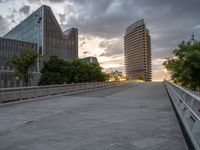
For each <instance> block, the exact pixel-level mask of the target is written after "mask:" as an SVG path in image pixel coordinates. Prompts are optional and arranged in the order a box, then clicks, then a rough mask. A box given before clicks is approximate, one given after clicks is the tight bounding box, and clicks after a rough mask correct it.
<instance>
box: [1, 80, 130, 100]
mask: <svg viewBox="0 0 200 150" xmlns="http://www.w3.org/2000/svg"><path fill="white" fill-rule="evenodd" d="M126 83H127V82H91V83H76V84H60V85H50V86H32V87H18V88H2V89H0V92H1V93H0V103H6V102H11V101H23V100H27V99H39V98H45V97H49V96H55V95H70V94H75V93H80V92H85V91H91V90H95V89H100V88H104V87H113V86H121V85H124V84H126Z"/></svg>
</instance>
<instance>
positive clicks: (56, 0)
mask: <svg viewBox="0 0 200 150" xmlns="http://www.w3.org/2000/svg"><path fill="white" fill-rule="evenodd" d="M27 1H29V2H31V3H42V2H53V3H60V2H64V1H65V0H27Z"/></svg>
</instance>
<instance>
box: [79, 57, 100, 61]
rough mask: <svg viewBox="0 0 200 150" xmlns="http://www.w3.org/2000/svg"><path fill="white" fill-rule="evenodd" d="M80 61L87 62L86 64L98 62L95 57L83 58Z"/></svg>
mask: <svg viewBox="0 0 200 150" xmlns="http://www.w3.org/2000/svg"><path fill="white" fill-rule="evenodd" d="M80 60H81V61H84V62H88V63H98V60H97V58H96V57H91V56H90V57H85V58H82V59H80Z"/></svg>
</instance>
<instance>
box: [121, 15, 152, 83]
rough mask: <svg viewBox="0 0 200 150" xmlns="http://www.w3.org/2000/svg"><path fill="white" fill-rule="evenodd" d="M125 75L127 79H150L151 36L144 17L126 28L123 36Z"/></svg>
mask: <svg viewBox="0 0 200 150" xmlns="http://www.w3.org/2000/svg"><path fill="white" fill-rule="evenodd" d="M124 49H125V52H124V55H125V69H126V75H127V77H128V78H129V79H139V78H141V77H142V78H144V80H145V81H151V79H152V69H151V37H150V35H149V30H148V29H147V28H146V25H145V23H144V19H141V20H139V21H137V22H135V23H134V24H132V25H130V26H129V27H128V28H127V29H126V33H125V36H124Z"/></svg>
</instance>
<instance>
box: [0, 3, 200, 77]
mask: <svg viewBox="0 0 200 150" xmlns="http://www.w3.org/2000/svg"><path fill="white" fill-rule="evenodd" d="M42 4H45V5H49V6H50V7H51V8H52V11H53V12H54V14H55V16H56V18H57V20H58V22H59V24H60V25H61V28H62V30H63V31H64V30H66V29H67V28H70V27H77V28H78V29H79V57H85V56H96V57H97V58H98V60H99V62H100V63H101V66H102V67H104V68H106V69H107V70H108V71H111V70H116V69H117V70H121V71H124V62H123V59H124V58H123V57H124V56H123V51H124V48H123V47H124V46H123V37H124V34H125V29H126V27H127V26H129V25H130V24H132V23H134V22H135V21H137V20H138V19H141V18H144V20H145V22H146V26H147V28H148V29H149V30H150V34H151V40H152V68H153V79H154V80H159V79H163V78H164V71H163V67H162V62H163V60H164V59H165V58H167V57H170V56H171V55H172V51H173V50H174V49H175V48H176V45H177V44H178V43H179V42H181V41H183V40H190V39H191V34H192V33H193V32H194V33H195V38H196V39H197V40H199V39H200V0H0V36H3V35H4V34H5V33H6V32H8V31H9V30H10V29H12V28H13V27H14V26H15V25H16V24H18V23H19V22H20V21H22V20H23V19H24V18H25V17H27V16H28V15H30V14H31V13H32V12H33V11H34V10H36V9H37V8H38V7H40V6H41V5H42Z"/></svg>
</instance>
